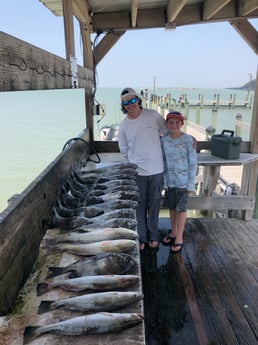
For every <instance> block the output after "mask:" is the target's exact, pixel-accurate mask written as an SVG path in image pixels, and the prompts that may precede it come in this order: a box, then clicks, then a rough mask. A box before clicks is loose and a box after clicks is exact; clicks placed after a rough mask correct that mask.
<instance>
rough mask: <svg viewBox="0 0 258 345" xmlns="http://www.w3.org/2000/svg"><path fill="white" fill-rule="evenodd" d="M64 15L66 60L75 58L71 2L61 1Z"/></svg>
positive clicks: (68, 0)
mask: <svg viewBox="0 0 258 345" xmlns="http://www.w3.org/2000/svg"><path fill="white" fill-rule="evenodd" d="M62 3H63V13H64V32H65V51H66V59H67V60H68V61H69V60H70V57H71V56H72V57H75V44H74V27H73V2H72V1H70V0H62Z"/></svg>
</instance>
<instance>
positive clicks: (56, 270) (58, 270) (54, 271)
mask: <svg viewBox="0 0 258 345" xmlns="http://www.w3.org/2000/svg"><path fill="white" fill-rule="evenodd" d="M48 269H49V271H51V272H50V273H49V275H48V276H47V278H53V277H56V276H59V275H60V274H63V273H65V270H64V268H63V267H49V268H48Z"/></svg>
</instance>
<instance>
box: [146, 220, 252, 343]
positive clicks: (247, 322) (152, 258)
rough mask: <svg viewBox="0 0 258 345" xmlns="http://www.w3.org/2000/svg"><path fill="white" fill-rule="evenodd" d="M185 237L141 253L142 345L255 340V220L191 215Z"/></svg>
mask: <svg viewBox="0 0 258 345" xmlns="http://www.w3.org/2000/svg"><path fill="white" fill-rule="evenodd" d="M169 228H170V221H169V219H168V218H160V232H161V237H162V234H164V232H167V231H168V230H169ZM184 239H185V246H184V248H183V251H182V253H181V255H180V254H177V255H173V254H170V253H169V252H170V247H164V246H163V245H162V244H160V246H159V249H158V250H156V251H154V250H151V249H145V250H144V251H143V252H142V253H141V266H142V268H141V269H142V278H143V292H144V315H145V333H146V345H172V344H173V345H179V344H180V345H181V344H184V345H187V344H191V345H207V344H209V345H219V344H223V345H224V344H225V345H232V344H236V345H237V344H241V345H255V344H258V251H257V246H258V221H257V220H252V221H250V222H247V221H241V220H238V219H221V218H220V219H219V218H190V219H188V221H187V225H186V230H185V236H184Z"/></svg>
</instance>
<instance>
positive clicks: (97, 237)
mask: <svg viewBox="0 0 258 345" xmlns="http://www.w3.org/2000/svg"><path fill="white" fill-rule="evenodd" d="M119 239H127V240H136V239H138V233H137V232H136V231H134V230H130V229H127V228H105V229H99V230H98V229H96V230H95V231H90V232H83V233H77V232H71V233H66V234H62V235H58V236H55V237H54V238H46V239H45V240H44V246H45V247H51V246H55V245H57V244H58V243H64V242H69V243H93V242H101V241H107V240H119Z"/></svg>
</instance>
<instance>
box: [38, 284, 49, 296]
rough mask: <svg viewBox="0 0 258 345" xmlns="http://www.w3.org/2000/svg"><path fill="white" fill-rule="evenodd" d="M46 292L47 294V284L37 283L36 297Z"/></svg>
mask: <svg viewBox="0 0 258 345" xmlns="http://www.w3.org/2000/svg"><path fill="white" fill-rule="evenodd" d="M46 292H48V284H47V283H39V284H38V286H37V296H41V295H43V294H44V293H46Z"/></svg>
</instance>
